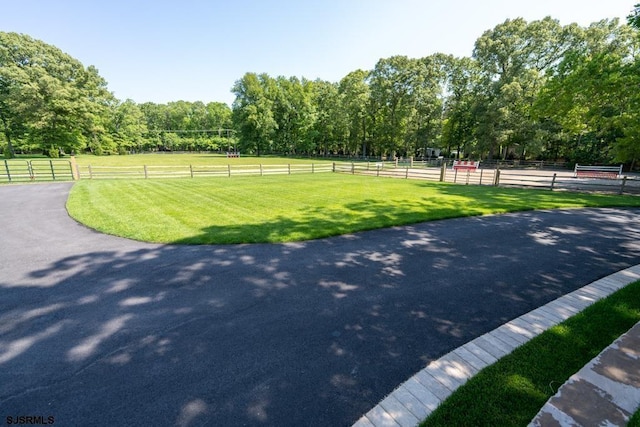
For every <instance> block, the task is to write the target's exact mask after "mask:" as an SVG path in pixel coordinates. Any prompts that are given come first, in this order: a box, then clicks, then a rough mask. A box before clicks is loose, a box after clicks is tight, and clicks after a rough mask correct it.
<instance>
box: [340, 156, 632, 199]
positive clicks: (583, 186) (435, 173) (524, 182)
mask: <svg viewBox="0 0 640 427" xmlns="http://www.w3.org/2000/svg"><path fill="white" fill-rule="evenodd" d="M416 166H417V167H416ZM334 172H341V173H351V174H367V175H375V176H387V177H394V178H405V179H423V180H430V181H439V182H450V183H456V184H464V185H493V186H501V187H521V188H536V189H547V190H567V191H584V192H603V193H616V194H638V195H640V177H639V176H637V175H625V176H621V177H620V178H619V179H598V178H580V177H579V178H575V177H574V174H573V171H568V170H562V171H560V170H558V171H553V170H542V169H539V168H529V169H513V168H510V169H498V168H496V169H485V168H481V169H478V170H476V171H458V170H453V169H452V168H450V167H448V166H447V165H446V163H445V164H443V165H442V166H440V167H433V166H421V165H416V163H414V167H409V166H408V165H406V166H404V167H402V166H401V164H398V163H397V162H366V163H363V162H360V163H357V162H341V163H334Z"/></svg>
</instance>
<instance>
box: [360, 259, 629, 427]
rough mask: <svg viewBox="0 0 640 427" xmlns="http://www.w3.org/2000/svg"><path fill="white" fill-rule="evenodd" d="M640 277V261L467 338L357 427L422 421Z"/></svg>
mask: <svg viewBox="0 0 640 427" xmlns="http://www.w3.org/2000/svg"><path fill="white" fill-rule="evenodd" d="M639 279H640V264H639V265H636V266H634V267H630V268H627V269H625V270H622V271H619V272H617V273H615V274H612V275H610V276H607V277H604V278H602V279H600V280H597V281H595V282H593V283H591V284H589V285H587V286H584V287H582V288H580V289H578V290H576V291H573V292H571V293H570V294H567V295H564V296H562V297H560V298H558V299H556V300H554V301H552V302H550V303H548V304H546V305H544V306H542V307H539V308H537V309H535V310H533V311H530V312H529V313H527V314H525V315H522V316H520V317H518V318H516V319H514V320H512V321H510V322H507V323H505V324H504V325H502V326H500V327H499V328H496V329H494V330H493V331H491V332H488V333H486V334H484V335H482V336H480V337H478V338H476V339H474V340H473V341H470V342H468V343H467V344H465V345H463V346H462V347H459V348H457V349H455V350H453V351H452V352H450V353H448V354H446V355H444V356H443V357H441V358H440V359H438V360H435V361H433V362H431V363H430V364H429V365H428V366H427V367H426V368H424V369H422V370H421V371H420V372H418V373H417V374H415V375H414V376H413V377H411V378H410V379H409V380H407V381H406V382H404V383H403V384H401V385H400V386H399V387H398V388H397V389H396V390H394V391H393V392H392V393H391V394H390V395H388V396H387V397H386V398H385V399H384V400H382V401H381V402H380V403H379V404H378V405H376V407H374V408H373V409H371V410H370V411H369V412H367V413H366V414H365V415H363V416H362V417H361V418H360V419H359V420H358V421H357V422H356V423H355V424H354V425H353V427H387V426H388V427H399V426H401V427H409V426H411V427H414V426H417V425H418V424H419V423H420V422H421V421H422V420H424V419H425V418H427V417H428V416H429V414H431V412H433V411H434V410H435V409H436V407H437V406H438V405H439V404H440V403H441V402H442V401H444V400H445V399H446V398H447V397H448V396H449V395H451V393H453V392H454V391H455V390H456V389H457V388H458V387H460V386H461V385H462V384H464V383H465V382H467V380H468V379H470V378H471V377H472V376H474V375H475V374H476V373H478V372H479V371H480V370H481V369H483V368H485V367H487V366H489V365H491V364H492V363H494V362H496V361H497V360H498V359H500V358H501V357H503V356H506V355H507V354H509V353H511V352H512V351H513V350H514V349H516V348H517V347H519V346H520V345H522V344H524V343H525V342H527V341H529V340H530V339H531V338H533V337H535V336H537V335H539V334H541V333H542V332H544V331H546V330H547V329H549V328H551V327H553V326H555V325H557V324H559V323H561V322H563V321H564V320H566V319H568V318H569V317H571V316H573V315H574V314H577V313H579V312H580V311H582V310H584V309H585V308H587V307H588V306H590V305H591V304H593V303H594V302H596V301H598V300H600V299H602V298H604V297H606V296H608V295H610V294H612V293H614V292H615V291H617V290H619V289H621V288H623V287H625V286H626V285H628V284H629V283H632V282H635V281H636V280H639Z"/></svg>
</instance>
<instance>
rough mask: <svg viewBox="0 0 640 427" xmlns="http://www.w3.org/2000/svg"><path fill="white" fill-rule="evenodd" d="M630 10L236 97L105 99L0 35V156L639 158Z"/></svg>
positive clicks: (259, 85) (638, 62)
mask: <svg viewBox="0 0 640 427" xmlns="http://www.w3.org/2000/svg"><path fill="white" fill-rule="evenodd" d="M638 21H640V19H638V7H637V6H636V9H635V10H634V11H633V14H632V15H631V16H630V17H629V19H628V24H621V23H620V22H619V21H618V20H615V19H614V20H602V21H599V22H595V23H593V24H591V25H589V26H587V27H581V26H579V25H577V24H571V25H566V26H563V25H560V23H559V22H558V21H557V20H554V19H552V18H545V19H542V20H538V21H532V22H527V21H525V20H524V19H521V18H518V19H513V20H507V21H505V22H503V23H502V24H499V25H497V26H496V27H495V28H493V29H491V30H488V31H486V32H484V34H482V35H481V36H480V37H479V38H478V39H477V41H476V43H475V46H474V50H473V55H472V56H471V57H464V58H456V57H453V56H451V55H445V54H434V55H430V56H428V57H424V58H408V57H405V56H392V57H390V58H383V59H380V60H379V61H378V62H377V63H376V65H375V67H374V68H373V69H372V70H368V71H364V70H356V71H353V72H350V73H349V74H347V75H346V76H345V77H344V78H342V79H341V80H340V81H339V82H328V81H323V80H314V81H311V80H307V79H305V78H304V77H302V78H298V77H285V76H278V77H272V76H269V75H268V74H266V73H262V74H258V73H246V74H245V75H244V76H242V77H241V78H240V79H239V80H238V81H237V82H236V83H235V84H234V86H233V88H232V89H231V90H232V93H233V94H234V95H235V100H234V102H233V105H232V107H231V108H230V107H229V106H227V105H226V104H223V103H209V104H204V103H201V102H185V101H178V102H172V103H168V104H153V103H145V104H136V103H134V102H133V101H131V100H127V101H124V102H122V101H118V100H117V99H115V98H114V97H113V95H112V94H111V93H110V92H109V91H108V90H107V84H106V82H105V81H104V79H102V78H101V77H100V76H99V74H98V72H97V70H96V69H95V68H93V67H87V68H85V67H83V66H82V64H80V63H79V62H78V61H77V60H75V59H73V58H71V57H69V56H68V55H66V54H64V53H62V52H61V51H60V50H59V49H57V48H55V47H53V46H50V45H47V44H45V43H43V42H40V41H37V40H33V39H31V38H30V37H28V36H24V35H18V34H15V33H0V126H2V130H3V134H4V143H2V142H0V144H3V145H4V147H5V148H4V151H5V152H6V154H7V155H11V154H12V153H13V152H15V151H16V150H17V151H21V152H33V151H36V150H41V151H44V152H46V153H49V154H50V155H55V153H56V152H59V151H64V152H70V151H76V152H80V151H90V152H93V153H96V154H103V153H125V152H130V151H140V150H223V151H227V150H240V151H242V152H245V153H253V154H256V155H261V154H266V153H278V154H289V155H335V154H342V155H349V156H376V157H377V156H386V157H393V156H407V157H409V156H412V157H415V158H427V157H431V156H433V155H434V154H436V153H444V154H445V155H451V156H457V157H465V158H474V159H498V158H501V159H540V160H564V161H568V162H578V163H611V162H624V163H626V164H627V165H629V166H630V167H633V166H635V163H636V161H637V159H638V158H639V157H640V142H639V141H640V120H639V119H640V117H639V114H640V92H639V91H638V87H640V86H639V84H640V69H639V67H640V56H639V55H640V54H639V52H640V50H639V47H640V43H639V42H640V32H639V31H638V27H639V25H638Z"/></svg>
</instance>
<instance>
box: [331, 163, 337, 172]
mask: <svg viewBox="0 0 640 427" xmlns="http://www.w3.org/2000/svg"><path fill="white" fill-rule="evenodd" d="M335 171H336V162H333V167H332V168H331V172H335Z"/></svg>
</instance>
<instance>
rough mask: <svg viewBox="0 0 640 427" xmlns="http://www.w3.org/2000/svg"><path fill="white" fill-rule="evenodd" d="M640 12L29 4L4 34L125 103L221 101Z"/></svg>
mask: <svg viewBox="0 0 640 427" xmlns="http://www.w3.org/2000/svg"><path fill="white" fill-rule="evenodd" d="M637 1H638V0H635V1H634V0H631V1H628V0H537V1H531V0H441V1H429V0H422V1H420V0H322V1H320V0H318V1H292V0H281V1H276V0H263V1H258V0H224V1H223V0H209V1H197V0H181V1H177V0H174V1H163V0H156V1H138V0H126V1H122V0H109V1H106V0H105V1H97V0H95V1H94V0H81V1H78V0H20V1H7V2H5V4H4V5H3V6H2V7H1V8H0V31H14V32H18V33H23V34H28V35H30V36H32V37H34V38H36V39H40V40H43V41H44V42H46V43H49V44H53V45H55V46H57V47H58V48H60V49H62V50H63V51H64V52H66V53H68V54H70V55H71V56H73V57H75V58H77V59H78V60H80V61H81V62H82V63H83V64H84V65H85V66H88V65H94V66H96V67H97V68H98V69H99V70H100V74H101V75H102V76H103V77H104V78H105V79H106V80H107V82H108V83H109V90H111V91H112V92H114V93H115V95H116V96H117V97H118V98H119V99H121V100H124V99H127V98H131V99H133V100H134V101H136V102H138V103H142V102H147V101H151V102H158V103H165V102H169V101H177V100H186V101H197V100H200V101H204V102H210V101H220V102H226V103H229V104H231V102H232V101H233V95H232V94H231V87H232V86H233V84H234V82H235V81H236V80H238V79H239V78H241V77H242V76H243V75H244V73H246V72H257V73H261V72H266V73H268V74H269V75H271V76H273V77H277V76H280V75H283V76H287V77H289V76H298V77H306V78H308V79H311V80H315V79H317V78H320V79H323V80H328V81H333V82H337V81H339V80H340V79H341V78H342V77H344V76H345V75H346V74H348V73H349V72H351V71H354V70H357V69H363V70H370V69H372V68H373V67H374V65H375V63H376V62H377V61H378V59H380V58H385V57H389V56H392V55H407V56H409V57H414V58H419V57H423V56H427V55H430V54H433V53H436V52H441V53H446V54H452V55H455V56H470V55H471V53H472V50H473V45H474V42H475V40H476V39H477V38H478V37H480V36H481V35H482V33H483V32H484V31H486V30H488V29H491V28H493V27H495V26H496V25H497V24H499V23H502V22H504V21H505V20H506V19H513V18H517V17H523V18H525V19H527V20H528V21H531V20H536V19H541V18H543V17H545V16H552V17H553V18H556V19H558V20H559V21H560V23H562V24H569V23H571V22H577V23H578V24H580V25H584V26H586V25H588V24H590V23H592V22H594V21H598V20H600V19H604V18H615V17H618V18H621V19H623V20H624V19H625V17H626V16H627V15H628V14H629V13H630V12H631V10H632V9H633V4H634V3H635V2H637Z"/></svg>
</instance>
